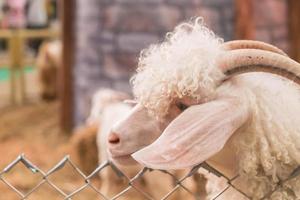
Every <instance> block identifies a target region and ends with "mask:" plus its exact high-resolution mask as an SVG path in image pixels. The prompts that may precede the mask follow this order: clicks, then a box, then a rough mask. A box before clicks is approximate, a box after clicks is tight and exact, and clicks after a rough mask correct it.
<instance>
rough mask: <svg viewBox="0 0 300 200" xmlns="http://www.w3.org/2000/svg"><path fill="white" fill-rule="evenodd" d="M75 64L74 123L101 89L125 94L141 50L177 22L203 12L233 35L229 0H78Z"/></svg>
mask: <svg viewBox="0 0 300 200" xmlns="http://www.w3.org/2000/svg"><path fill="white" fill-rule="evenodd" d="M77 3H78V4H77V5H78V6H77V8H78V10H77V24H76V30H75V31H76V37H77V45H76V52H77V53H76V54H77V55H76V61H75V66H74V74H73V75H74V92H75V104H74V110H75V112H74V113H75V123H76V124H77V125H78V124H81V123H82V122H83V121H84V120H85V118H86V115H87V113H88V111H89V107H90V105H89V101H90V98H91V95H92V94H93V93H94V92H95V90H97V89H98V88H100V87H111V88H115V89H117V90H123V91H128V92H130V86H129V83H128V80H129V77H130V76H131V75H132V73H133V72H134V70H135V67H136V63H137V58H138V54H139V52H140V50H141V49H143V48H145V47H147V46H148V45H149V44H151V43H153V42H158V41H160V40H162V39H163V37H164V35H165V34H166V32H168V31H170V30H172V29H173V28H174V26H175V25H176V24H178V23H179V22H181V21H183V20H188V19H190V18H191V17H194V16H203V17H204V18H205V21H206V23H207V25H208V26H209V27H210V28H211V29H212V30H213V31H215V32H216V33H217V34H218V35H219V36H221V37H223V38H225V40H230V39H233V24H234V0H77Z"/></svg>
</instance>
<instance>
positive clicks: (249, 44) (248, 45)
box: [222, 40, 287, 56]
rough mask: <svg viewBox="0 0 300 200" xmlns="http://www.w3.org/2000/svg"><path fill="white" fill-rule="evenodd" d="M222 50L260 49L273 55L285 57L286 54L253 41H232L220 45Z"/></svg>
mask: <svg viewBox="0 0 300 200" xmlns="http://www.w3.org/2000/svg"><path fill="white" fill-rule="evenodd" d="M222 48H223V49H225V50H235V49H261V50H266V51H271V52H274V53H278V54H281V55H284V56H287V54H286V53H285V52H284V51H282V50H281V49H279V48H278V47H275V46H273V45H271V44H268V43H265V42H261V41H255V40H233V41H229V42H225V43H224V44H222Z"/></svg>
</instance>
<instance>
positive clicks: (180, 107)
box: [176, 102, 189, 111]
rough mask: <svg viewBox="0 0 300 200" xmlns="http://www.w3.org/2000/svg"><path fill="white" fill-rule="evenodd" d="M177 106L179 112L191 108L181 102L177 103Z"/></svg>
mask: <svg viewBox="0 0 300 200" xmlns="http://www.w3.org/2000/svg"><path fill="white" fill-rule="evenodd" d="M176 106H177V108H178V109H179V110H181V111H184V110H185V109H187V108H188V107H189V106H188V105H186V104H184V103H181V102H177V103H176Z"/></svg>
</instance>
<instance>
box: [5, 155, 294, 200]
mask: <svg viewBox="0 0 300 200" xmlns="http://www.w3.org/2000/svg"><path fill="white" fill-rule="evenodd" d="M19 164H22V165H23V166H24V167H25V168H27V169H29V170H30V172H31V173H33V174H40V175H41V177H42V178H41V180H40V181H39V182H38V183H37V184H36V185H35V186H34V187H32V188H31V189H29V190H28V191H26V192H24V191H21V190H20V189H18V188H17V187H16V186H15V185H14V184H12V183H10V182H9V181H8V180H7V178H6V175H7V174H8V173H9V172H10V171H12V170H13V169H14V168H15V167H16V166H17V165H19ZM66 165H69V166H71V168H72V169H74V170H75V172H76V173H77V176H79V177H80V179H81V180H82V181H83V184H82V185H81V186H79V187H77V188H75V189H73V190H72V191H71V192H65V191H64V190H63V189H62V188H60V187H59V186H58V185H57V184H56V183H55V181H54V180H51V176H53V175H54V174H55V173H57V172H59V171H61V170H63V169H64V168H65V167H66ZM108 167H111V168H112V169H113V171H114V173H115V174H116V175H117V176H118V178H120V179H121V178H122V179H125V180H126V181H127V182H128V185H127V187H126V188H124V189H123V190H122V191H120V192H119V193H117V194H114V196H113V197H107V196H106V195H105V194H103V193H102V192H101V191H100V189H99V188H98V187H97V186H95V185H94V184H93V182H92V181H91V180H92V179H93V178H95V177H97V176H98V175H99V173H101V172H102V171H103V170H104V169H106V168H108ZM200 168H203V169H205V170H206V171H208V172H209V173H212V174H214V175H215V176H217V177H222V178H225V179H226V181H227V184H228V185H227V186H226V187H225V188H224V189H223V190H221V191H220V192H219V193H218V194H216V195H215V196H214V197H213V198H212V200H217V199H219V198H220V199H221V198H222V195H223V194H224V193H225V192H226V191H227V190H229V189H234V190H236V191H237V192H239V193H241V194H242V195H243V196H244V197H245V198H247V199H251V198H250V197H248V196H247V195H246V194H245V193H244V192H243V191H241V190H240V189H238V188H237V187H236V186H235V185H234V184H233V181H234V180H236V179H237V178H238V176H236V177H233V178H231V179H230V178H228V177H226V176H225V175H224V174H222V173H221V172H220V171H218V170H216V169H214V168H213V167H211V166H210V165H209V164H208V163H206V162H203V163H200V164H199V165H197V166H195V167H194V168H193V169H192V170H190V171H189V172H188V173H187V174H186V175H185V176H183V177H181V178H179V179H178V178H177V177H176V175H174V174H173V173H172V172H171V171H166V170H156V171H160V172H161V173H163V174H166V175H168V176H170V177H171V178H172V179H173V181H174V183H175V184H174V187H173V189H172V190H171V191H169V192H168V193H167V194H165V196H163V197H162V198H161V200H167V199H169V197H170V196H172V194H173V193H174V192H176V191H177V190H178V189H182V190H184V191H185V192H187V193H189V194H190V195H192V196H193V197H194V199H196V200H200V199H201V198H200V197H199V196H198V194H196V193H193V192H192V191H191V190H190V189H189V188H187V187H186V186H185V185H184V184H183V182H184V181H185V180H186V179H188V178H190V177H191V176H193V175H195V174H196V173H198V170H199V169H200ZM151 171H153V169H149V168H146V167H144V168H143V169H141V170H140V171H139V173H137V174H136V175H135V176H134V177H133V178H128V177H127V176H126V175H125V174H124V173H123V172H122V171H121V170H120V169H119V168H118V167H117V166H116V165H115V164H114V163H112V162H110V161H106V162H104V163H102V164H100V165H99V166H98V167H97V168H96V169H95V170H94V171H93V172H92V173H91V174H89V175H85V174H84V173H83V172H82V170H80V169H79V167H78V166H77V165H76V164H75V163H74V162H73V161H72V160H71V159H70V157H69V156H68V155H67V156H65V157H64V158H63V159H62V160H60V161H59V162H58V163H56V164H55V165H54V166H53V167H52V168H50V169H49V170H48V171H43V170H41V169H40V168H39V167H38V166H36V165H35V164H33V163H32V162H31V161H30V160H29V159H28V158H26V156H25V155H23V154H21V155H19V156H18V157H17V158H16V159H15V160H13V161H12V162H11V163H9V164H8V165H7V166H6V167H5V168H4V169H2V171H1V172H0V181H1V182H2V183H4V184H5V185H6V187H7V188H8V189H9V190H11V191H13V192H14V193H16V195H17V196H18V197H19V199H21V200H23V199H24V200H25V199H28V198H29V197H30V195H32V194H33V193H35V192H37V191H38V190H39V188H41V187H42V186H43V185H47V186H50V187H51V188H52V189H53V190H54V191H55V192H57V193H58V194H59V195H60V196H61V197H62V199H65V200H71V199H72V198H74V197H75V196H76V195H78V194H79V193H81V192H82V191H84V190H86V189H90V190H93V191H94V192H95V193H96V194H97V195H98V197H99V198H101V199H104V200H117V199H119V198H120V197H122V196H123V195H125V194H126V193H127V192H128V191H130V190H134V191H135V192H138V193H139V194H141V195H142V196H143V198H144V199H147V200H156V199H154V198H153V197H152V196H151V195H150V194H148V193H147V192H146V191H143V190H142V189H140V188H138V187H136V185H135V181H137V180H138V179H140V178H141V177H143V176H144V175H145V174H146V173H149V172H151ZM298 176H300V166H299V167H298V168H296V169H295V170H294V171H293V172H292V173H291V175H290V176H289V178H287V179H286V180H283V181H281V182H279V183H278V185H277V186H276V187H274V189H273V190H272V191H271V192H269V193H268V194H267V195H266V196H265V197H263V198H262V199H268V198H269V197H270V196H271V195H272V194H273V193H274V192H275V191H277V190H279V189H280V188H281V187H283V186H284V184H285V182H287V181H289V180H291V179H294V178H295V177H298Z"/></svg>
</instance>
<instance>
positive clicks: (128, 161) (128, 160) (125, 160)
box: [111, 154, 138, 165]
mask: <svg viewBox="0 0 300 200" xmlns="http://www.w3.org/2000/svg"><path fill="white" fill-rule="evenodd" d="M111 159H112V161H113V162H115V163H116V164H119V165H136V164H138V162H137V161H135V160H134V159H133V158H132V157H131V154H129V155H123V156H111Z"/></svg>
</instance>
